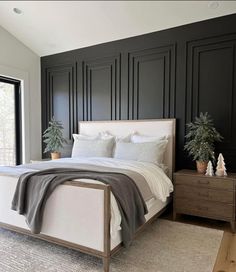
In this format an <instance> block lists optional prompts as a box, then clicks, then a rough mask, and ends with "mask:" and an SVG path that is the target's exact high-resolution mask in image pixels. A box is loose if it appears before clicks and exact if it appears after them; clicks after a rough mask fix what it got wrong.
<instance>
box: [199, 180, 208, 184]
mask: <svg viewBox="0 0 236 272" xmlns="http://www.w3.org/2000/svg"><path fill="white" fill-rule="evenodd" d="M198 183H199V184H209V183H210V182H209V180H198Z"/></svg>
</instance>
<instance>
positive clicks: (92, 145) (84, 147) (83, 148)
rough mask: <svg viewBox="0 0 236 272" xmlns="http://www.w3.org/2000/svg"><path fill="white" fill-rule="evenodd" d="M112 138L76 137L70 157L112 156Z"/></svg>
mask: <svg viewBox="0 0 236 272" xmlns="http://www.w3.org/2000/svg"><path fill="white" fill-rule="evenodd" d="M113 145H114V139H108V140H103V139H95V140H88V139H78V138H77V139H76V140H75V141H74V145H73V148H72V155H71V157H72V158H76V157H112V152H113Z"/></svg>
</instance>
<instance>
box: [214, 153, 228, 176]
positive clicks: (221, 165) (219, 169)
mask: <svg viewBox="0 0 236 272" xmlns="http://www.w3.org/2000/svg"><path fill="white" fill-rule="evenodd" d="M216 175H217V176H220V177H223V176H227V173H226V167H225V161H224V157H223V155H222V153H220V154H219V157H218V161H217V166H216Z"/></svg>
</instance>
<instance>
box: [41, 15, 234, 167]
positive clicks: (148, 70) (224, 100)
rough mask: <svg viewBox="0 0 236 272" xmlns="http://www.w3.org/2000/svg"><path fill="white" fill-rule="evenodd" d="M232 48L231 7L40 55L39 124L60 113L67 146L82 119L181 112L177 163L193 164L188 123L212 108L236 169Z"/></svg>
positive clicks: (219, 147)
mask: <svg viewBox="0 0 236 272" xmlns="http://www.w3.org/2000/svg"><path fill="white" fill-rule="evenodd" d="M235 50H236V14H232V15H228V16H224V17H219V18H215V19H210V20H206V21H201V22H197V23H193V24H189V25H184V26H180V27H175V28H171V29H166V30H163V31H159V32H153V33H149V34H145V35H140V36H136V37H131V38H128V39H123V40H119V41H113V42H109V43H104V44H99V45H95V46H91V47H87V48H81V49H76V50H72V51H68V52H64V53H60V54H56V55H52V56H45V57H42V58H41V71H42V73H41V83H42V84H41V86H42V128H43V130H44V129H45V128H46V126H47V124H48V120H49V119H50V117H51V116H52V115H53V114H56V115H57V116H58V118H60V119H62V121H63V124H64V126H65V133H66V137H67V138H68V139H69V145H68V149H69V146H70V148H71V146H72V145H71V143H72V141H71V134H72V133H75V132H78V122H79V121H80V120H119V119H149V118H150V119H154V118H168V117H171V118H176V119H177V131H176V154H177V157H176V168H177V169H180V168H194V167H195V165H194V163H193V162H192V160H191V158H189V157H187V155H186V153H185V152H184V151H183V146H184V142H185V137H184V136H185V133H186V123H187V122H189V121H192V120H193V119H194V118H195V116H196V115H198V114H199V113H200V112H201V111H208V112H209V114H210V115H212V117H213V119H214V120H215V125H216V127H217V129H218V130H219V132H220V133H221V134H223V136H224V140H223V141H222V142H221V143H220V144H217V149H216V153H217V152H222V153H223V155H224V157H225V161H226V164H227V169H228V170H231V171H235V172H236V54H235V52H236V51H235ZM59 109H60V111H59ZM216 155H217V154H216Z"/></svg>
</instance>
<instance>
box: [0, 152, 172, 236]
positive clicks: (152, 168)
mask: <svg viewBox="0 0 236 272" xmlns="http://www.w3.org/2000/svg"><path fill="white" fill-rule="evenodd" d="M55 162H57V163H58V164H60V163H61V164H63V163H71V164H77V163H80V164H83V163H84V164H94V165H97V166H106V167H115V168H121V169H128V170H132V171H136V172H138V173H139V174H141V175H143V177H144V178H145V179H146V181H147V183H148V184H149V186H150V189H151V191H152V193H153V195H154V197H155V198H156V199H159V200H161V201H162V202H165V201H166V199H167V198H168V197H169V196H170V193H171V192H173V184H172V182H171V180H170V179H169V178H168V177H167V175H166V174H165V173H164V171H163V169H162V168H161V167H159V166H157V165H155V164H152V163H147V162H138V161H130V160H118V159H114V158H97V157H96V158H64V159H59V160H56V161H47V162H42V163H41V164H50V163H55ZM33 166H34V165H31V169H29V168H26V167H24V165H23V166H20V167H0V175H2V174H4V173H5V174H11V173H12V172H14V173H18V174H22V173H25V172H29V171H32V170H33ZM80 181H83V182H89V183H100V182H99V181H95V180H88V179H80ZM150 201H151V200H150ZM148 204H149V203H147V207H148V206H149V205H148ZM120 224H121V215H120V212H119V209H118V205H117V202H116V200H115V197H114V196H113V194H112V195H111V236H112V238H114V236H115V235H116V234H117V231H118V230H120Z"/></svg>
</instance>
